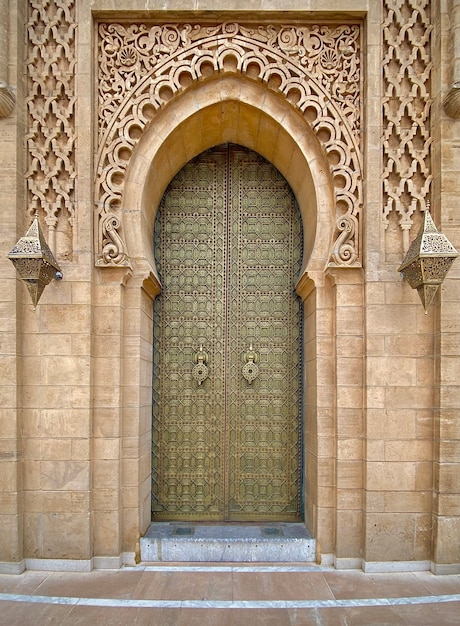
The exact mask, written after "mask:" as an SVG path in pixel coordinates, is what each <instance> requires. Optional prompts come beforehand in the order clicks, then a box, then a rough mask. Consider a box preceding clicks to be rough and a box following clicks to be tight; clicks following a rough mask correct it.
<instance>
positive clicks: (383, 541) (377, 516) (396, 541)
mask: <svg viewBox="0 0 460 626" xmlns="http://www.w3.org/2000/svg"><path fill="white" fill-rule="evenodd" d="M415 538H416V516H415V515H413V514H410V513H368V514H367V515H366V551H365V557H364V558H365V559H366V561H412V560H413V559H414V558H415V552H414V542H415Z"/></svg>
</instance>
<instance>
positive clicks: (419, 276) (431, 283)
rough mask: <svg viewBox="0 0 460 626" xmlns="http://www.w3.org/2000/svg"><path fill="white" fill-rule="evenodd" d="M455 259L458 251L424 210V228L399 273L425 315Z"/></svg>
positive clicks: (408, 252)
mask: <svg viewBox="0 0 460 626" xmlns="http://www.w3.org/2000/svg"><path fill="white" fill-rule="evenodd" d="M457 257H458V252H457V250H456V249H455V248H454V246H453V245H452V244H451V243H450V241H449V240H448V239H447V237H446V236H445V235H443V234H442V233H439V232H438V229H437V228H436V226H435V224H434V222H433V219H432V217H431V215H430V211H429V209H427V210H426V211H425V219H424V222H423V225H422V227H421V228H420V231H419V233H418V235H417V237H416V238H415V239H414V241H413V242H412V243H411V245H410V247H409V250H408V251H407V254H406V256H405V258H404V261H403V262H402V264H401V266H400V268H399V270H398V271H399V272H401V275H402V277H403V278H404V279H405V280H407V281H408V283H409V285H410V286H411V287H412V289H417V291H418V295H419V296H420V300H421V301H422V304H423V308H424V309H425V313H426V312H427V309H428V307H429V305H430V304H431V302H432V301H433V298H434V296H435V294H436V291H437V290H438V287H439V285H440V284H441V283H442V282H443V281H444V279H445V277H446V275H447V272H448V271H449V269H450V266H451V265H452V263H453V262H454V261H455V259H456V258H457Z"/></svg>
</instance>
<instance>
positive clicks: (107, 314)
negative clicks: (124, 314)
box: [94, 300, 121, 335]
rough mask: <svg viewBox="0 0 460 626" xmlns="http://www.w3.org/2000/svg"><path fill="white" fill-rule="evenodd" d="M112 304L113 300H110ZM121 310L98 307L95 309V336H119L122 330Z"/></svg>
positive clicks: (117, 307) (115, 307) (113, 307)
mask: <svg viewBox="0 0 460 626" xmlns="http://www.w3.org/2000/svg"><path fill="white" fill-rule="evenodd" d="M108 302H112V300H108ZM120 313H121V309H120V307H119V306H107V304H106V305H105V306H102V305H100V306H97V307H95V309H94V334H95V335H119V334H120V328H121V317H120Z"/></svg>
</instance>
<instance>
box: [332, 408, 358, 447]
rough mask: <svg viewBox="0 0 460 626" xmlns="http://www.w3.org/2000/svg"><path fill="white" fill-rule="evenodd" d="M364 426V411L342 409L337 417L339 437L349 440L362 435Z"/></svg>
mask: <svg viewBox="0 0 460 626" xmlns="http://www.w3.org/2000/svg"><path fill="white" fill-rule="evenodd" d="M363 426H364V425H363V412H362V409H360V408H356V409H355V408H342V407H340V409H339V412H338V415H337V426H336V429H337V437H339V438H340V439H343V438H345V439H347V438H353V437H356V435H361V434H362V433H363Z"/></svg>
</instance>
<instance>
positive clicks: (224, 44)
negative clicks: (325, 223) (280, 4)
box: [95, 23, 362, 267]
mask: <svg viewBox="0 0 460 626" xmlns="http://www.w3.org/2000/svg"><path fill="white" fill-rule="evenodd" d="M98 43H99V81H98V84H99V134H98V153H97V160H96V198H95V202H96V206H97V210H96V214H95V220H96V223H95V233H96V242H95V247H96V265H97V266H99V267H113V266H123V265H125V266H129V265H131V261H130V257H131V256H132V251H131V249H130V248H129V246H128V245H127V235H126V233H125V223H124V221H125V218H124V217H123V214H122V210H123V209H126V210H127V211H129V210H130V207H129V206H128V205H127V204H126V198H127V197H128V196H126V194H125V191H126V175H127V169H128V167H129V166H130V162H131V157H132V154H133V152H134V151H135V147H136V144H137V143H138V142H139V140H140V139H141V137H143V135H144V133H145V131H146V129H147V132H150V131H149V130H148V129H149V128H153V129H155V128H161V123H160V117H161V116H160V113H161V111H162V110H163V109H167V108H169V107H171V106H174V101H175V98H176V97H177V95H178V94H183V93H187V92H192V91H193V90H194V89H196V85H198V84H206V83H207V82H209V81H210V80H211V79H212V77H215V76H227V75H229V76H239V77H242V76H244V77H245V78H246V80H247V81H249V82H252V83H253V84H254V85H255V86H260V84H261V83H262V84H263V85H264V88H265V90H266V92H267V93H268V92H269V93H270V94H271V95H276V96H277V97H278V98H279V96H280V95H281V96H282V97H283V98H282V100H283V102H284V103H285V105H287V106H289V107H290V109H291V110H292V111H293V112H294V111H295V112H296V114H297V115H298V116H299V118H301V119H302V122H303V126H304V131H305V133H306V134H307V135H310V136H311V135H312V134H314V135H315V137H316V140H317V142H318V143H319V144H320V145H321V148H322V153H323V157H324V159H325V164H326V167H325V170H324V171H323V173H325V172H326V170H327V173H328V175H329V176H330V177H331V180H332V184H333V189H334V196H335V197H334V203H335V214H334V218H333V222H334V224H333V230H334V232H333V235H332V237H331V241H330V249H329V253H328V258H327V259H326V265H330V266H345V267H357V266H360V264H361V253H360V245H361V244H360V222H359V216H360V213H361V209H362V166H361V150H360V143H359V132H360V102H361V77H360V51H359V46H360V26H359V25H349V24H347V25H343V26H327V25H305V26H280V25H268V26H267V25H264V26H254V25H251V26H245V25H241V24H236V23H229V24H217V25H213V26H210V25H207V26H201V25H199V24H168V25H146V24H130V25H128V26H126V25H123V24H115V23H100V24H99V42H98ZM190 119H192V118H190ZM152 132H156V131H154V130H153V131H152ZM144 144H145V142H144ZM246 145H247V144H246ZM207 147H209V146H207ZM248 147H253V146H248ZM255 149H257V148H255ZM261 153H262V152H261ZM262 154H263V153H262ZM191 156H192V155H191ZM190 158H191V157H190ZM182 165H183V163H182ZM275 165H276V163H275ZM281 171H282V170H281ZM172 173H175V172H172ZM283 173H284V172H283ZM287 178H288V180H289V177H287ZM289 182H291V181H289ZM291 185H292V182H291ZM293 188H294V185H293ZM294 191H295V189H294ZM124 194H125V196H124Z"/></svg>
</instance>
